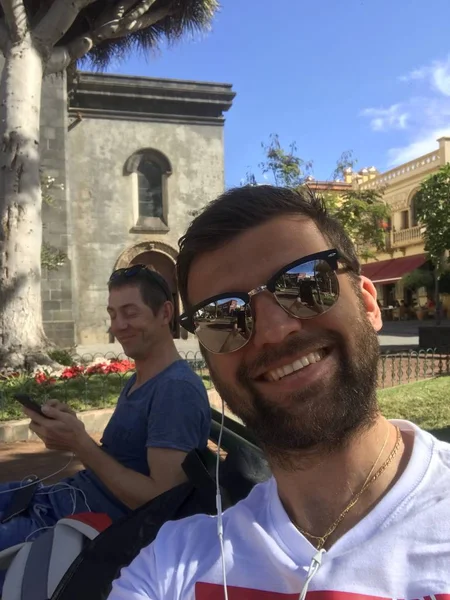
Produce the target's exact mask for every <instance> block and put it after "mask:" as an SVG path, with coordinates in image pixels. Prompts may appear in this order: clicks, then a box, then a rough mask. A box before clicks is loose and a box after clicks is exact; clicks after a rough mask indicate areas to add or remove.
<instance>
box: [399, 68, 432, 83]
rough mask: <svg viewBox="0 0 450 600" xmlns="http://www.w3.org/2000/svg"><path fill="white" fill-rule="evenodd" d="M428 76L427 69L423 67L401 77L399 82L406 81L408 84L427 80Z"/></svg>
mask: <svg viewBox="0 0 450 600" xmlns="http://www.w3.org/2000/svg"><path fill="white" fill-rule="evenodd" d="M426 75H427V69H426V68H425V67H422V68H420V69H413V70H412V71H411V72H410V73H408V74H407V75H401V76H400V77H399V80H400V81H404V82H406V83H407V82H408V81H418V80H420V79H425V77H426Z"/></svg>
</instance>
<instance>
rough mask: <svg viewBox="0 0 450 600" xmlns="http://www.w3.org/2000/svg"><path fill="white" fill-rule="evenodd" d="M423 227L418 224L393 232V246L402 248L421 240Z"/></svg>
mask: <svg viewBox="0 0 450 600" xmlns="http://www.w3.org/2000/svg"><path fill="white" fill-rule="evenodd" d="M421 229H422V227H421V226H420V225H417V226H416V227H410V228H409V229H401V230H400V231H394V232H392V233H391V236H392V240H391V247H393V248H401V247H403V246H411V245H412V244H415V243H417V242H420V240H421V239H422V233H421Z"/></svg>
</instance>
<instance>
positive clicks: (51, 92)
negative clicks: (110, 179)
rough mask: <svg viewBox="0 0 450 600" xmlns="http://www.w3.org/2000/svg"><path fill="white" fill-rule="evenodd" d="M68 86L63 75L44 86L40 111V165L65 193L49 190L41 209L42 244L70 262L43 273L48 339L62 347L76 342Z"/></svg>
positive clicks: (44, 311) (44, 317) (43, 304)
mask: <svg viewBox="0 0 450 600" xmlns="http://www.w3.org/2000/svg"><path fill="white" fill-rule="evenodd" d="M67 127H68V113H67V85H66V78H65V76H63V75H54V76H51V77H47V78H46V79H44V82H43V89H42V108H41V165H42V171H43V174H44V175H46V176H50V177H54V178H55V183H56V184H57V185H63V187H64V189H59V188H55V189H52V190H50V194H51V196H52V201H51V204H50V205H48V204H46V203H44V204H43V206H42V220H43V241H44V242H46V243H48V244H50V245H51V246H53V247H54V248H57V249H59V250H61V251H62V252H64V253H65V254H66V255H67V256H68V258H67V260H66V261H65V263H64V264H63V265H62V266H60V267H59V268H58V269H57V270H55V271H53V270H52V271H47V270H46V269H43V271H42V283H41V286H42V287H41V289H42V313H43V321H44V330H45V332H46V334H47V336H48V337H49V338H50V340H52V341H53V342H55V343H56V344H57V345H58V346H61V347H71V346H73V345H74V342H75V326H74V318H73V305H72V298H73V294H72V285H73V283H72V263H71V250H70V244H71V233H70V214H69V208H70V207H69V203H68V197H69V189H68V184H69V181H68V168H67V166H68V165H67V163H68V156H67V145H66V140H67Z"/></svg>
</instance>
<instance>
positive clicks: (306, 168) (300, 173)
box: [247, 133, 312, 188]
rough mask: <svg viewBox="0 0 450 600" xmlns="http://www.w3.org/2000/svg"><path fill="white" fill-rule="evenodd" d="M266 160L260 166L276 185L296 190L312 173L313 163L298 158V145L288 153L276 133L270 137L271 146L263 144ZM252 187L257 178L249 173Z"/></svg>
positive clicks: (290, 147)
mask: <svg viewBox="0 0 450 600" xmlns="http://www.w3.org/2000/svg"><path fill="white" fill-rule="evenodd" d="M261 145H262V147H263V150H264V154H265V156H266V160H265V161H263V162H262V163H260V164H259V168H260V169H261V171H262V173H263V174H264V175H267V174H269V175H271V176H272V179H273V181H274V183H275V185H279V186H284V187H290V188H296V187H299V186H300V185H302V184H303V183H304V182H305V178H306V177H307V176H308V174H309V173H310V172H311V169H312V162H311V161H304V160H303V159H301V158H299V157H298V156H297V145H296V143H295V142H292V144H291V145H290V146H289V150H288V151H286V150H284V149H283V148H282V147H281V144H280V139H279V137H278V135H277V134H276V133H273V134H272V135H271V136H270V142H269V144H267V145H266V144H264V143H263V144H261ZM247 180H248V183H249V184H250V185H255V183H256V179H255V176H254V175H252V174H251V173H247Z"/></svg>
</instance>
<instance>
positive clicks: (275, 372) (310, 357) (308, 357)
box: [258, 348, 329, 382]
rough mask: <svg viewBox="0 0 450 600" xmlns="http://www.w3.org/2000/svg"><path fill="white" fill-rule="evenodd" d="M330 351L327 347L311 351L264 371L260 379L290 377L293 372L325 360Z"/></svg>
mask: <svg viewBox="0 0 450 600" xmlns="http://www.w3.org/2000/svg"><path fill="white" fill-rule="evenodd" d="M328 353H329V351H328V350H327V349H326V348H320V349H319V350H315V351H314V352H310V353H308V354H304V355H303V356H300V357H299V358H297V359H296V360H294V361H293V362H291V363H286V364H285V365H282V366H281V367H277V368H276V369H272V370H270V371H266V372H265V373H263V374H262V375H261V376H260V377H258V379H260V380H261V381H271V382H273V381H279V380H280V379H284V378H285V377H289V375H292V374H293V373H297V372H298V371H301V370H302V369H306V368H307V367H309V366H310V365H313V364H316V363H318V362H320V361H321V360H323V359H324V358H325V357H326V356H327V355H328Z"/></svg>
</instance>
